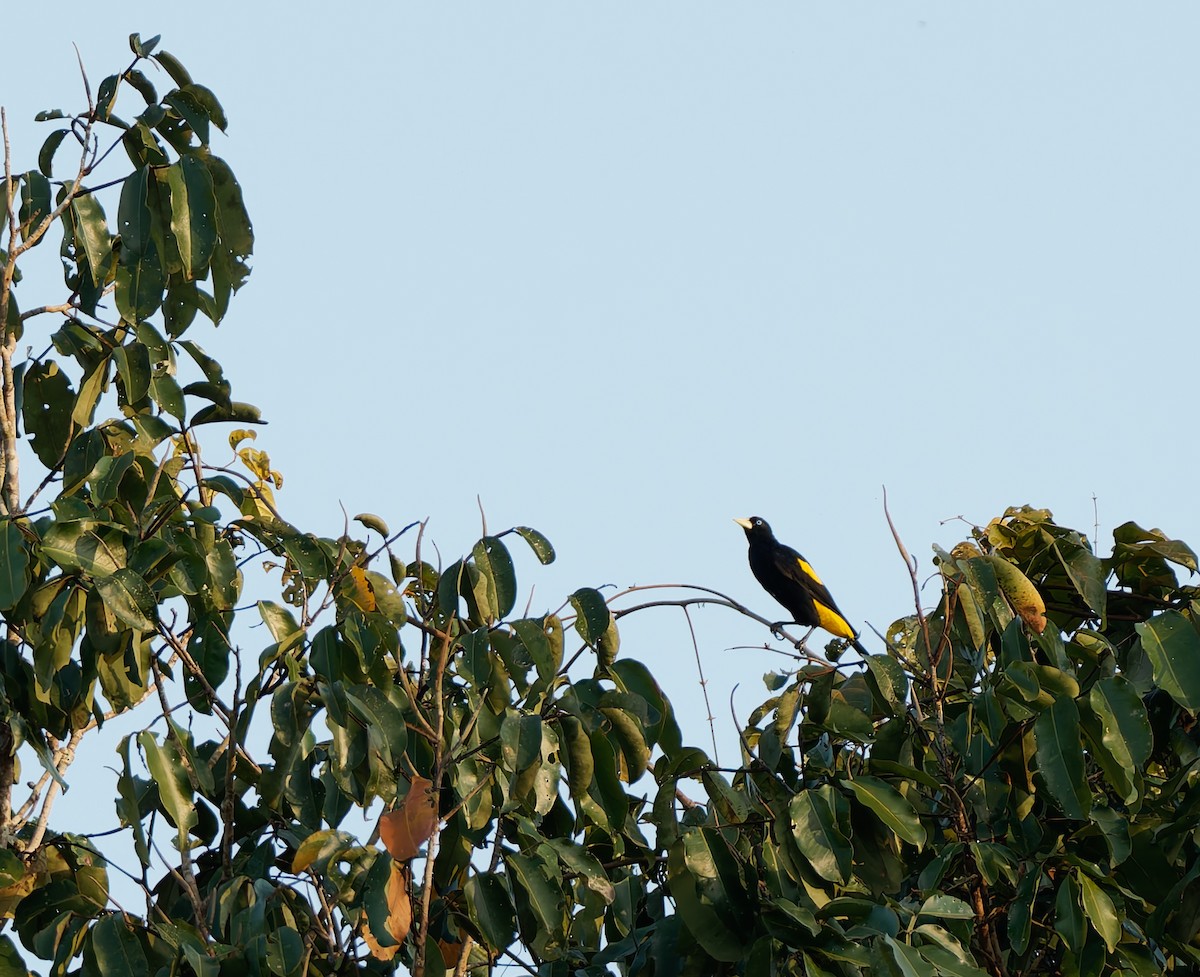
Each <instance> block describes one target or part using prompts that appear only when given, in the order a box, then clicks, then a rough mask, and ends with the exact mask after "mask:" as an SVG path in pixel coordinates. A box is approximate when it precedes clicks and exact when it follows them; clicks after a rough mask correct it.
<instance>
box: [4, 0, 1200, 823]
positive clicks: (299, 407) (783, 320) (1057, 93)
mask: <svg viewBox="0 0 1200 977" xmlns="http://www.w3.org/2000/svg"><path fill="white" fill-rule="evenodd" d="M64 12H65V11H64ZM4 23H5V32H6V36H7V37H8V38H9V39H10V41H11V42H12V43H9V44H6V46H5V52H6V53H5V58H4V62H3V65H2V66H0V102H3V103H4V104H5V105H6V106H7V108H8V113H9V120H10V128H11V129H12V137H13V141H14V149H15V151H16V153H17V154H18V156H19V157H20V158H23V159H25V160H28V161H29V164H28V165H33V160H34V158H35V156H36V152H37V148H38V146H39V145H40V141H41V138H42V136H41V130H40V129H39V128H38V127H35V126H33V125H32V124H31V123H29V122H28V120H29V119H30V117H31V116H32V115H33V114H34V112H36V111H37V110H38V109H42V108H46V107H50V106H62V107H65V108H74V107H76V106H78V105H79V104H80V97H79V85H78V80H77V76H76V69H75V54H74V51H73V50H72V48H71V42H72V41H74V42H76V43H77V44H78V45H79V48H80V51H81V53H82V56H83V59H84V61H85V64H86V65H87V67H88V70H89V73H90V74H91V77H92V80H93V83H96V82H98V81H99V79H100V78H102V77H103V76H104V75H105V74H107V73H109V72H110V71H113V70H117V69H119V68H120V67H123V66H124V64H125V63H126V62H127V59H128V57H129V53H128V48H127V46H126V36H127V35H128V34H129V33H130V32H131V31H140V32H141V33H142V36H143V37H149V36H151V35H153V34H156V33H161V34H162V35H163V41H162V44H163V46H165V47H166V48H167V49H168V50H171V51H172V52H174V53H176V54H177V55H178V56H179V57H180V58H181V59H182V60H183V62H184V63H185V64H186V65H187V66H188V67H189V68H190V69H191V71H192V74H193V75H194V77H195V78H196V80H197V81H199V82H201V83H203V84H206V85H208V86H209V87H211V88H212V89H213V90H214V91H215V92H216V93H217V94H218V96H219V97H220V98H221V99H222V101H223V103H224V105H225V108H226V110H227V112H228V115H229V119H230V129H229V138H228V140H227V141H224V142H223V144H222V145H221V147H220V149H219V152H221V154H222V155H224V156H225V157H226V158H227V159H228V160H229V161H230V163H231V164H232V166H233V168H234V170H235V172H236V173H237V174H238V175H239V177H240V179H241V182H242V185H243V188H244V192H245V197H246V200H247V203H248V206H249V208H250V210H251V214H252V216H253V219H254V222H255V230H256V232H257V237H258V243H257V253H256V256H255V259H254V273H253V275H252V276H251V279H250V282H249V284H248V285H247V287H246V288H245V289H244V290H243V292H242V293H241V294H240V295H239V296H238V297H237V298H236V299H235V302H234V305H233V309H232V312H231V314H230V316H229V318H228V319H227V320H226V323H225V324H224V325H222V327H221V329H220V330H219V331H217V332H215V333H214V332H213V331H212V330H211V329H210V328H208V327H206V326H204V325H202V324H201V325H198V326H196V327H194V329H193V333H194V334H189V338H195V339H196V340H197V341H199V342H201V343H202V344H203V345H204V346H205V347H206V348H208V349H209V350H210V351H211V352H212V353H213V354H214V355H216V356H217V357H218V358H219V359H220V360H221V361H222V362H223V363H224V364H225V366H226V370H227V373H228V374H229V375H230V376H231V377H232V378H233V381H234V390H235V395H236V396H238V397H239V398H240V399H244V400H250V401H252V402H254V403H256V404H258V405H259V406H261V407H262V408H263V411H264V413H265V415H266V417H267V418H268V419H269V420H270V422H271V423H270V426H269V427H267V428H265V429H263V430H262V432H261V434H260V438H259V442H258V446H259V447H261V448H263V449H266V450H267V451H269V452H270V454H271V456H272V459H273V460H274V462H275V463H276V467H278V468H280V469H282V470H283V472H284V474H285V476H286V478H287V483H286V485H285V488H284V491H283V492H282V493H281V495H280V503H281V506H282V507H283V509H284V510H285V513H286V514H287V515H289V517H290V518H291V519H292V520H293V521H294V522H297V523H299V524H300V525H302V526H305V527H309V528H313V529H315V530H316V531H318V532H321V533H324V534H331V535H336V534H337V533H338V532H340V529H341V522H342V513H341V510H340V509H339V502H341V503H343V504H344V505H345V507H346V509H347V511H349V513H350V514H352V515H353V514H354V513H355V512H359V511H362V510H371V511H374V512H377V513H380V514H381V515H383V516H385V517H386V518H387V519H388V520H389V521H390V522H391V524H392V525H393V526H399V525H403V524H404V523H406V522H408V521H410V520H413V519H419V518H425V517H429V518H430V520H431V522H430V528H429V532H430V534H431V535H432V537H433V538H434V539H435V540H436V541H437V542H438V544H439V546H440V548H441V552H442V554H443V556H444V557H446V559H447V560H449V559H450V558H452V557H454V556H457V555H458V554H459V553H460V552H462V551H463V550H465V549H467V548H469V546H470V544H471V543H472V541H473V540H474V539H475V538H476V536H477V535H478V531H479V516H478V511H477V508H476V501H475V500H476V495H479V496H480V497H481V498H482V500H483V504H484V506H485V508H486V511H487V516H488V523H489V527H490V528H492V529H497V528H502V527H505V526H509V525H513V524H528V525H532V526H535V527H538V528H539V529H541V530H542V531H543V532H545V533H546V534H547V535H548V536H549V537H550V538H551V540H552V541H553V542H554V544H555V545H556V547H557V548H558V550H559V553H560V560H559V562H558V563H557V564H555V565H554V566H553V567H550V568H548V569H547V570H539V569H537V568H536V567H535V566H534V565H533V563H532V561H531V560H529V559H526V558H524V557H522V563H521V566H520V570H521V573H522V584H523V585H524V586H525V587H526V588H527V587H528V585H529V584H531V583H536V587H537V589H536V592H535V594H534V600H533V608H534V610H535V611H539V610H543V609H547V608H550V607H554V606H557V605H558V604H559V603H560V601H561V600H562V599H563V598H564V597H565V596H566V594H568V593H569V592H570V591H571V590H573V589H574V588H576V587H578V586H581V585H592V586H595V585H601V584H615V585H620V586H625V585H629V584H632V583H653V582H674V581H686V582H693V583H698V584H703V585H706V586H711V587H714V588H716V589H718V590H722V591H725V592H727V593H729V594H731V595H732V596H734V597H736V598H737V599H739V600H742V601H744V602H746V603H748V604H750V605H751V606H752V607H754V608H755V609H757V610H759V611H760V612H761V613H763V614H764V615H766V616H769V617H774V616H775V615H776V614H777V613H780V612H778V610H777V609H776V608H775V606H774V605H773V603H772V602H771V601H770V600H769V599H768V598H767V597H766V596H765V595H764V594H763V593H762V592H761V591H760V590H759V589H758V587H757V585H756V584H755V583H754V581H753V579H752V577H751V576H750V573H749V570H748V568H747V566H746V563H745V543H744V537H743V535H742V532H741V530H740V529H738V528H737V527H736V526H734V524H733V523H732V522H731V519H732V517H734V516H745V515H750V514H760V515H763V516H765V517H767V518H768V519H769V520H770V521H771V522H772V523H773V525H774V526H775V528H776V530H777V532H778V533H779V535H780V536H781V537H782V538H783V539H784V540H786V541H787V542H790V543H792V544H793V545H795V546H796V547H798V548H799V549H800V550H802V551H803V552H804V553H805V555H806V556H807V557H808V558H809V560H810V561H811V562H812V563H813V564H814V565H815V566H816V567H817V568H818V570H819V571H821V573H822V575H823V577H824V578H825V581H826V583H827V584H829V585H830V587H831V589H832V590H833V592H834V594H835V596H836V597H837V598H838V601H839V603H840V604H841V606H842V609H843V610H844V611H845V612H846V614H847V616H848V617H850V618H851V620H852V621H854V622H855V623H856V624H857V625H859V626H861V625H862V623H863V622H864V621H870V622H871V623H873V624H874V625H875V626H876V627H878V628H879V629H880V630H883V629H886V627H887V625H888V624H889V623H890V622H891V621H892V620H893V619H894V618H896V617H899V616H901V615H903V614H905V613H908V612H910V611H911V592H910V585H909V581H908V578H907V576H906V575H905V572H904V567H903V566H902V564H901V562H900V560H899V557H898V556H897V554H896V552H895V549H894V546H893V543H892V540H891V537H890V534H889V532H888V530H887V526H886V523H885V521H884V517H883V511H882V492H881V486H882V485H885V484H886V486H887V488H888V492H889V496H890V501H891V509H892V514H893V517H894V518H895V520H896V522H897V525H898V527H899V529H900V530H901V532H902V534H903V536H904V538H905V541H906V543H907V544H908V546H909V548H910V550H911V551H912V552H913V553H914V554H916V555H917V556H918V557H919V558H920V559H921V561H922V575H923V576H926V575H928V574H930V573H932V567H931V565H930V562H929V557H930V555H931V551H930V544H931V543H933V542H935V541H936V542H938V543H941V544H943V545H950V544H952V543H954V542H955V541H957V540H958V539H960V538H961V535H962V531H963V530H964V529H965V527H964V526H962V524H959V523H956V524H950V525H946V526H942V525H940V521H941V520H944V519H947V518H950V517H954V516H957V515H960V514H961V515H963V516H965V517H966V518H967V519H969V520H970V521H972V522H978V523H983V522H986V521H987V520H988V519H989V518H991V517H992V516H994V515H997V514H999V513H1000V512H1001V511H1002V510H1003V508H1004V507H1005V506H1006V505H1010V504H1011V505H1017V504H1022V503H1031V504H1035V505H1038V506H1045V507H1048V508H1050V509H1052V510H1053V511H1054V512H1055V513H1056V515H1058V516H1059V517H1060V519H1061V520H1062V521H1064V522H1066V523H1068V524H1070V525H1074V526H1076V527H1077V528H1080V529H1083V530H1085V531H1087V532H1088V533H1089V535H1090V534H1091V530H1092V524H1093V519H1094V517H1093V496H1095V498H1096V500H1097V501H1096V505H1097V507H1098V514H1099V523H1100V530H1101V532H1100V546H1099V549H1100V551H1101V553H1107V551H1108V547H1109V545H1110V543H1111V538H1110V533H1111V530H1112V528H1113V527H1114V526H1115V525H1117V524H1119V523H1121V522H1123V521H1125V520H1127V519H1135V520H1137V521H1139V522H1142V523H1143V524H1148V525H1156V526H1161V527H1162V528H1163V529H1164V530H1165V531H1167V532H1168V533H1170V534H1172V535H1174V536H1176V537H1181V538H1183V539H1186V540H1190V541H1191V542H1192V543H1193V544H1194V545H1195V544H1200V516H1198V515H1197V509H1196V506H1195V501H1194V496H1195V492H1196V483H1197V474H1198V470H1197V461H1196V453H1195V451H1194V446H1193V444H1192V440H1193V438H1192V436H1191V428H1192V424H1191V418H1192V417H1194V415H1195V391H1196V380H1195V376H1196V361H1197V360H1196V352H1195V351H1196V338H1195V337H1196V321H1197V312H1198V296H1197V285H1196V282H1197V280H1198V279H1197V272H1196V267H1197V261H1198V258H1200V255H1198V253H1197V251H1198V245H1197V228H1198V227H1200V191H1198V182H1197V173H1200V119H1198V118H1197V116H1198V114H1200V111H1198V102H1200V95H1198V94H1197V93H1198V92H1200V68H1198V67H1197V63H1196V58H1195V45H1196V38H1197V37H1198V36H1200V7H1197V6H1196V5H1195V4H1192V3H1179V2H1175V3H1171V2H1164V3H1158V4H1154V5H1152V6H1145V5H1143V6H1139V7H1136V8H1134V7H1130V6H1129V5H1126V4H1115V3H1095V2H1088V3H1083V2H1067V0H1063V2H1059V3H1054V4H1045V3H1029V2H1013V3H1006V4H986V5H985V4H964V3H960V2H949V0H945V2H932V0H930V2H906V0H888V2H886V3H884V2H875V3H868V2H863V3H822V4H817V3H811V2H799V0H789V2H762V3H756V4H729V3H712V2H688V3H683V2H658V3H654V4H639V5H634V4H595V3H588V4H583V3H575V2H555V3H540V4H535V3H526V2H507V3H481V2H477V3H459V4H445V3H426V4H414V3H406V2H401V3H396V4H386V5H385V4H364V3H359V2H355V0H348V2H342V3H339V4H336V5H330V4H314V3H296V4H288V5H286V6H283V5H275V4H253V3H240V4H236V5H235V4H227V3H213V4H210V5H207V6H206V5H199V6H197V5H168V4H161V3H156V4H148V3H140V2H130V3H125V4H122V5H120V6H119V7H117V8H115V7H113V6H112V5H99V4H92V5H88V6H82V5H79V6H78V9H72V10H71V11H70V14H69V16H57V17H54V18H51V17H48V16H47V15H46V12H45V10H44V9H43V8H39V7H36V6H31V5H29V4H21V5H16V6H13V7H11V9H9V10H8V11H6V13H5V16H4ZM42 128H44V127H42ZM43 260H45V259H43ZM51 260H52V257H51ZM27 301H28V300H27ZM934 598H935V595H934V594H930V595H929V601H930V602H932V601H933V600H934ZM695 622H696V626H697V635H698V638H699V642H700V651H701V655H702V657H703V660H704V662H705V667H706V671H707V675H708V679H709V682H710V691H711V693H712V695H713V699H714V703H713V704H714V707H715V708H716V711H717V713H718V718H719V721H720V723H721V724H722V727H723V732H722V736H723V742H724V744H725V749H724V750H723V757H722V758H723V759H724V760H725V761H726V762H730V761H732V760H733V759H734V754H735V744H736V740H735V739H734V738H733V734H732V727H731V723H730V721H729V720H728V705H727V701H728V695H729V689H730V688H731V687H732V686H733V685H734V684H735V683H739V682H740V683H741V688H740V689H739V691H738V693H737V703H738V711H739V715H740V717H741V718H742V719H743V720H744V719H745V716H746V715H747V713H748V712H749V711H750V709H751V708H752V707H753V706H754V705H755V704H757V703H758V702H759V701H761V699H762V698H764V696H765V692H764V690H763V687H762V685H761V683H760V682H759V676H760V675H761V674H762V673H763V672H764V671H766V670H768V669H770V668H774V667H778V666H779V664H780V663H781V660H780V659H777V658H775V657H774V656H772V655H769V654H767V653H765V652H762V651H758V652H755V651H736V652H731V651H727V650H726V649H728V648H730V647H731V646H733V645H739V644H754V643H761V642H762V641H763V640H764V639H765V638H766V637H767V635H766V634H765V633H764V632H763V631H762V630H760V629H757V628H756V627H755V626H753V625H752V624H751V623H750V622H748V621H745V620H743V619H741V618H737V617H734V616H733V615H730V614H728V613H726V612H723V611H716V610H709V611H706V612H703V613H700V614H698V615H697V616H696V618H695ZM864 640H866V642H867V644H868V645H872V646H879V642H878V640H877V639H874V638H872V637H870V632H869V631H868V632H867V637H866V638H865V639H864ZM622 652H623V653H624V654H627V655H631V656H635V657H638V658H640V659H642V660H644V661H646V662H648V663H649V664H650V666H651V668H652V669H654V670H655V672H656V673H657V674H658V675H659V676H660V677H661V679H662V681H663V684H664V685H665V686H666V688H667V691H668V692H669V694H670V695H671V696H672V698H673V699H674V700H675V701H676V705H677V708H678V709H679V711H680V712H681V714H682V715H681V719H682V722H683V725H684V728H685V735H686V737H687V738H688V739H689V740H692V741H693V742H696V743H697V744H700V745H704V744H706V743H707V741H708V733H707V729H706V727H705V726H704V724H703V710H702V706H701V705H700V704H699V694H698V690H697V686H696V675H695V665H694V660H693V653H692V650H691V645H690V639H689V637H688V631H687V628H686V626H685V623H684V621H683V620H682V618H681V617H680V616H679V615H677V614H675V613H670V612H667V611H658V612H653V613H651V614H647V615H644V616H637V617H636V618H635V619H631V622H630V624H629V626H628V627H627V628H626V629H625V631H624V643H623V647H622ZM107 751H108V747H107V746H104V747H103V748H102V749H99V750H98V751H97V752H96V753H94V754H93V755H92V756H93V757H94V762H95V763H96V764H97V765H99V764H102V763H111V762H112V755H111V754H109V753H108V752H107ZM108 792H109V783H108V781H105V782H104V784H103V787H102V789H101V790H100V796H101V797H103V798H107V796H108ZM75 793H76V795H77V796H78V794H80V793H87V791H86V790H85V791H82V792H80V791H76V792H75ZM87 800H88V799H87V798H83V801H85V802H86V801H87ZM90 805H91V810H92V811H93V812H94V811H95V796H94V795H93V797H92V798H91V801H90ZM87 806H88V805H87V804H86V803H85V804H84V806H83V807H82V808H79V810H85V809H86V808H87ZM64 810H69V808H68V809H64Z"/></svg>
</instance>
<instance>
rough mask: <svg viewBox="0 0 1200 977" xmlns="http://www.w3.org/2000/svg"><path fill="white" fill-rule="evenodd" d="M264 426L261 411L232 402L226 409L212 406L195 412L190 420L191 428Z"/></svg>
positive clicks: (219, 405) (251, 405) (236, 401)
mask: <svg viewBox="0 0 1200 977" xmlns="http://www.w3.org/2000/svg"><path fill="white" fill-rule="evenodd" d="M232 423H237V424H266V423H267V422H266V421H264V420H263V419H262V411H260V410H259V409H258V408H257V407H255V406H254V405H253V404H246V403H242V402H241V401H240V400H235V401H233V402H232V403H231V404H230V405H229V406H228V407H226V406H225V405H224V404H212V405H211V406H209V407H202V408H201V409H200V410H198V411H196V415H195V417H193V418H192V427H195V426H196V425H197V424H232Z"/></svg>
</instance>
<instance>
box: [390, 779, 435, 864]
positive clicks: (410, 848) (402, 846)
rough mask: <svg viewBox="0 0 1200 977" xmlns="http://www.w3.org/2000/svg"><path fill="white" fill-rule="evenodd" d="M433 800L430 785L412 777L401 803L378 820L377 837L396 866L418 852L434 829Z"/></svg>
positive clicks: (430, 783)
mask: <svg viewBox="0 0 1200 977" xmlns="http://www.w3.org/2000/svg"><path fill="white" fill-rule="evenodd" d="M437 823H438V812H437V796H436V795H435V794H434V792H433V782H432V781H429V780H426V779H425V778H424V777H414V778H413V782H412V786H411V787H409V789H408V796H407V797H405V798H404V803H403V804H401V805H400V806H399V807H398V808H396V810H394V811H388V812H387V813H386V814H384V815H382V816H381V817H380V818H379V837H380V838H381V839H382V840H383V847H384V848H386V849H387V850H388V854H389V855H391V856H392V858H394V859H396V861H398V862H407V861H408V860H409V859H410V858H415V857H416V856H417V855H418V854H420V852H421V846H422V845H423V844H425V842H427V841H428V840H429V838H430V836H431V835H432V834H433V829H434V828H436V827H437Z"/></svg>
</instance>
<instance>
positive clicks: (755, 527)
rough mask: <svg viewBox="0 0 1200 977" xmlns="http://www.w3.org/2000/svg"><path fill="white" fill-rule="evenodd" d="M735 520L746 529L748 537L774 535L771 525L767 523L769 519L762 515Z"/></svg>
mask: <svg viewBox="0 0 1200 977" xmlns="http://www.w3.org/2000/svg"><path fill="white" fill-rule="evenodd" d="M733 521H734V522H736V523H737V524H738V525H739V526H741V527H742V528H743V529H744V530H746V538H747V539H755V538H756V537H757V538H764V537H768V536H773V535H774V534H773V533H772V532H771V527H770V526H768V525H767V520H765V519H764V518H763V517H762V516H751V517H750V518H749V519H735V520H733Z"/></svg>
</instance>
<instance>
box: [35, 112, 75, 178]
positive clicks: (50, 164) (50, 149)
mask: <svg viewBox="0 0 1200 977" xmlns="http://www.w3.org/2000/svg"><path fill="white" fill-rule="evenodd" d="M47 118H49V116H47ZM57 118H62V116H57ZM69 131H70V130H69V129H55V130H54V131H53V132H52V133H50V135H48V136H47V137H46V141H45V142H44V143H42V148H41V150H40V151H39V152H38V169H39V170H41V171H42V174H43V175H44V176H47V177H51V176H54V154H55V153H56V152H58V147H59V146H61V145H62V141H63V140H64V139H65V138H66V136H67V133H68V132H69Z"/></svg>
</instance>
